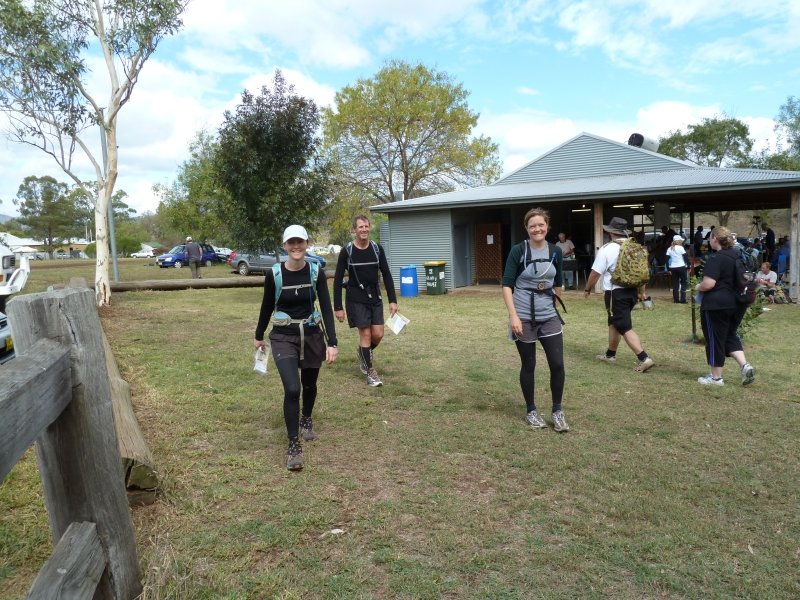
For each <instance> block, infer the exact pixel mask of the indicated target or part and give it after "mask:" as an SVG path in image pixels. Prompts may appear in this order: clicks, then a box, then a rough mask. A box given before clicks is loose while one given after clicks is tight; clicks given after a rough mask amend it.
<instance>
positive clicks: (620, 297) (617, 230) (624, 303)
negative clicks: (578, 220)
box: [584, 217, 655, 373]
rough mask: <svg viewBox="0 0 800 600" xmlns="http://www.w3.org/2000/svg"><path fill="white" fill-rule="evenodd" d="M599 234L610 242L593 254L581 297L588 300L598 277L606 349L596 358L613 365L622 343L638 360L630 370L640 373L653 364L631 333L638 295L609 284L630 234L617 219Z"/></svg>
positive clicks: (632, 290)
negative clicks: (604, 318) (606, 319)
mask: <svg viewBox="0 0 800 600" xmlns="http://www.w3.org/2000/svg"><path fill="white" fill-rule="evenodd" d="M603 230H604V231H605V232H606V233H608V235H609V237H610V238H611V241H610V242H609V243H608V244H605V245H604V246H603V247H601V248H600V249H599V250H598V251H597V254H596V255H595V259H594V263H592V270H591V272H590V273H589V279H588V281H587V282H586V289H585V290H584V295H585V297H587V298H588V297H589V294H591V293H592V289H593V288H594V286H595V285H596V284H597V282H598V281H599V280H600V278H601V277H602V279H603V299H604V301H605V305H606V312H607V313H608V349H607V350H606V351H605V354H600V355H599V356H598V357H597V358H598V359H599V360H602V361H604V362H607V363H614V362H616V361H617V348H618V347H619V342H620V339H624V340H625V343H626V344H628V347H629V348H630V349H631V350H632V351H633V353H634V354H635V355H636V358H637V360H638V362H637V364H636V368H635V369H634V370H635V371H638V372H640V373H644V372H645V371H647V370H648V369H649V368H650V367H652V366H653V365H654V364H655V363H654V362H653V359H652V358H650V357H649V356H648V355H647V352H645V350H644V348H643V347H642V342H641V341H640V340H639V336H638V335H637V334H636V332H635V331H634V330H633V322H632V321H631V311H632V310H633V307H634V306H635V305H636V302H638V300H639V291H638V290H637V289H636V288H626V287H622V286H619V285H617V284H615V283H613V282H612V281H611V274H612V273H613V272H614V269H616V267H617V259H618V258H619V253H620V249H621V244H620V241H621V240H622V239H623V238H626V237H628V236H629V235H630V234H631V231H630V230H629V229H628V222H627V221H626V220H625V219H623V218H620V217H613V218H612V219H611V220H610V221H609V222H608V225H603Z"/></svg>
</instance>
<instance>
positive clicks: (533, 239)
mask: <svg viewBox="0 0 800 600" xmlns="http://www.w3.org/2000/svg"><path fill="white" fill-rule="evenodd" d="M523 225H524V226H525V230H526V232H527V233H528V239H527V240H525V241H523V242H522V243H520V244H516V245H515V246H514V247H512V248H511V252H510V253H509V255H508V259H507V260H506V268H505V271H504V272H503V300H504V301H505V303H506V308H507V309H508V319H509V325H510V332H509V337H510V339H512V340H513V341H514V342H515V343H516V345H517V352H518V353H519V358H520V363H521V364H520V370H519V385H520V388H522V397H523V399H524V400H525V405H526V415H525V422H526V423H527V424H528V425H529V426H530V427H532V428H533V429H542V428H544V427H547V424H546V423H545V421H544V419H543V418H542V417H541V416H540V415H539V411H538V410H537V409H536V403H535V401H534V398H533V395H534V374H535V371H536V341H537V340H538V341H539V343H540V344H541V345H542V348H543V349H544V353H545V356H546V357H547V365H548V367H549V368H550V392H551V394H552V396H553V412H552V421H553V429H554V430H555V431H558V432H566V431H569V425H567V420H566V418H565V417H564V411H563V410H562V408H561V399H562V396H563V394H564V379H565V374H564V338H563V328H562V323H563V321H562V320H561V316H560V315H559V314H558V311H557V310H556V300H558V301H559V302H560V301H561V298H560V295H559V293H560V290H561V286H562V277H563V275H562V264H561V263H562V254H561V249H560V248H559V247H557V246H556V245H554V244H548V243H547V240H546V239H545V238H546V236H547V231H548V229H549V227H550V215H549V214H548V213H547V211H545V210H542V209H541V208H532V209H531V210H529V211H528V212H527V213H526V214H525V218H524V219H523ZM562 306H563V305H562Z"/></svg>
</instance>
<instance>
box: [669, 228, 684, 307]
mask: <svg viewBox="0 0 800 600" xmlns="http://www.w3.org/2000/svg"><path fill="white" fill-rule="evenodd" d="M687 260H688V255H687V254H686V249H685V248H684V247H683V238H682V237H681V236H679V235H674V236H672V244H671V245H670V247H669V248H667V267H668V268H669V272H670V273H671V274H672V301H673V302H674V303H675V304H686V285H687V284H688V281H689V278H688V269H687V265H688V264H689V263H688V262H687Z"/></svg>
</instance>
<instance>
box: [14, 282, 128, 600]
mask: <svg viewBox="0 0 800 600" xmlns="http://www.w3.org/2000/svg"><path fill="white" fill-rule="evenodd" d="M7 308H8V316H9V319H10V320H11V322H12V324H13V328H14V345H15V346H16V348H17V350H18V351H19V352H20V354H24V352H25V351H26V350H27V349H29V348H31V347H32V346H33V344H34V343H35V342H36V341H37V340H38V339H42V338H44V339H50V340H54V341H57V342H59V343H61V344H63V345H65V346H67V347H69V348H70V361H71V371H72V385H73V388H72V402H71V403H70V404H69V405H68V406H67V408H66V409H64V412H63V413H62V414H61V415H60V416H59V417H58V419H57V420H56V421H55V422H53V424H52V425H50V427H48V428H47V429H46V430H45V431H44V432H43V433H42V435H41V436H40V437H39V439H38V440H37V442H36V457H37V460H38V463H39V470H40V473H41V478H42V485H43V488H44V496H45V504H46V506H47V512H48V515H49V520H50V530H51V533H52V536H53V542H54V544H58V542H59V540H60V539H61V537H62V535H63V534H64V533H65V532H66V530H67V528H68V527H69V526H70V524H71V523H73V522H83V521H88V522H92V523H95V524H96V525H97V535H98V537H99V539H100V543H101V545H102V547H103V552H104V553H105V555H106V560H107V568H106V570H105V572H104V573H103V576H102V578H101V580H100V584H99V586H98V588H97V592H98V593H97V595H96V596H95V598H115V599H133V598H135V597H136V596H138V595H139V593H140V592H141V583H140V581H139V565H138V561H137V558H136V540H135V537H134V531H133V524H132V522H131V518H130V512H129V510H130V509H129V507H128V500H127V497H126V495H125V484H124V481H123V473H122V470H121V468H120V464H121V463H120V460H121V459H120V453H119V449H118V446H117V437H116V431H115V428H114V415H113V412H112V406H111V387H110V384H109V379H108V371H107V369H106V360H105V355H104V351H103V341H102V330H101V325H100V318H99V317H98V315H97V308H96V306H95V296H94V293H93V292H92V291H91V290H88V289H83V290H78V289H65V290H57V291H51V292H46V293H39V294H25V295H22V296H16V297H14V298H13V299H12V300H11V301H10V302H9V303H8V307H7ZM16 360H20V358H17V359H16Z"/></svg>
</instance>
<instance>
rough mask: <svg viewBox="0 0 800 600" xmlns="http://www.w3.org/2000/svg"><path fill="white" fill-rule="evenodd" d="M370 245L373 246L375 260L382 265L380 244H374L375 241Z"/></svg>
mask: <svg viewBox="0 0 800 600" xmlns="http://www.w3.org/2000/svg"><path fill="white" fill-rule="evenodd" d="M369 243H370V244H372V251H373V252H374V253H375V260H377V261H378V264H380V262H381V255H380V253H379V251H378V243H377V242H374V241H373V240H370V241H369Z"/></svg>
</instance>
